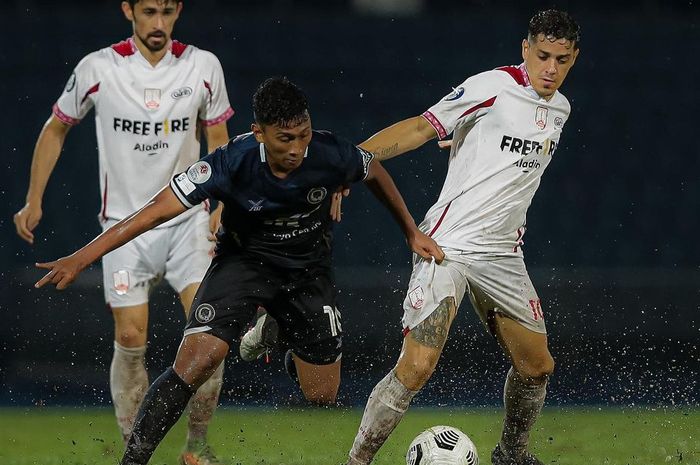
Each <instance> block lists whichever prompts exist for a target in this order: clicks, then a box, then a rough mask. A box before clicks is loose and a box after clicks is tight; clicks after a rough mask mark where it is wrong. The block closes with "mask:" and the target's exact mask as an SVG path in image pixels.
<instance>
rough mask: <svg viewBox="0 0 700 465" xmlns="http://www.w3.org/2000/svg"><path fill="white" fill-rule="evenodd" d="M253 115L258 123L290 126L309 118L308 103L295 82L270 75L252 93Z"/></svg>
mask: <svg viewBox="0 0 700 465" xmlns="http://www.w3.org/2000/svg"><path fill="white" fill-rule="evenodd" d="M253 116H254V118H255V122H256V123H258V124H260V125H269V124H272V125H277V126H280V127H283V128H290V127H294V126H296V125H298V124H299V123H302V122H304V121H306V120H308V119H309V105H308V103H307V101H306V95H304V92H303V91H302V90H301V89H300V88H299V87H298V86H297V85H296V84H294V83H293V82H291V81H290V80H288V79H287V78H286V77H272V78H269V79H266V80H265V81H264V82H263V83H262V84H260V86H258V89H257V90H256V91H255V95H253Z"/></svg>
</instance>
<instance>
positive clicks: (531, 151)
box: [501, 135, 557, 173]
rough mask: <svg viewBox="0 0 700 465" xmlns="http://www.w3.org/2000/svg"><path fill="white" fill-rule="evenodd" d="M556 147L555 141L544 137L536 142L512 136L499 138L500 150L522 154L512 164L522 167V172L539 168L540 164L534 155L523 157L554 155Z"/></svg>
mask: <svg viewBox="0 0 700 465" xmlns="http://www.w3.org/2000/svg"><path fill="white" fill-rule="evenodd" d="M556 149H557V143H556V142H555V141H553V140H552V139H545V140H544V141H543V142H537V141H535V140H528V139H520V138H518V137H513V136H505V135H504V136H503V138H502V139H501V151H502V152H505V151H508V152H510V153H517V154H519V155H521V156H522V158H519V159H518V160H517V161H516V162H514V163H513V166H515V167H516V168H520V169H522V171H523V173H529V172H530V171H532V170H536V169H539V168H540V167H541V166H542V164H541V163H540V160H538V159H537V158H534V157H530V158H525V157H527V156H528V155H545V156H546V155H549V156H552V155H554V151H555V150H556Z"/></svg>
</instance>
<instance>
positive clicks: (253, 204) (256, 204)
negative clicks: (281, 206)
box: [248, 199, 265, 212]
mask: <svg viewBox="0 0 700 465" xmlns="http://www.w3.org/2000/svg"><path fill="white" fill-rule="evenodd" d="M264 201H265V199H260V200H257V201H256V200H248V203H249V204H250V208H249V209H248V211H249V212H259V211H260V210H262V204H263V202H264Z"/></svg>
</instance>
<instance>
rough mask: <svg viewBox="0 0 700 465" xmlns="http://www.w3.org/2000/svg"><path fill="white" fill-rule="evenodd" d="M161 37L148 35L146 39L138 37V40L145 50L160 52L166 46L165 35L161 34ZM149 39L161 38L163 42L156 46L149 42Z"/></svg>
mask: <svg viewBox="0 0 700 465" xmlns="http://www.w3.org/2000/svg"><path fill="white" fill-rule="evenodd" d="M161 34H162V35H154V34H152V33H151V34H148V35H147V36H146V37H141V36H139V39H140V40H141V43H142V44H144V45H145V46H146V48H147V49H148V50H149V51H151V52H160V51H161V50H163V49H164V48H165V46H166V45H168V36H167V34H166V33H164V32H161ZM151 37H162V38H163V41H162V42H161V43H158V44H153V43H151V42H150V40H149V39H150V38H151Z"/></svg>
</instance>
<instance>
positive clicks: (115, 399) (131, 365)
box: [109, 341, 148, 443]
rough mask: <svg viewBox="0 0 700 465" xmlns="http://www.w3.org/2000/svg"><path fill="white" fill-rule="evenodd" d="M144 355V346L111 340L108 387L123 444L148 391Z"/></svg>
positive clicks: (127, 438) (129, 433)
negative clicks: (112, 343)
mask: <svg viewBox="0 0 700 465" xmlns="http://www.w3.org/2000/svg"><path fill="white" fill-rule="evenodd" d="M145 354H146V346H142V347H124V346H122V345H120V344H119V343H118V342H117V341H114V355H113V356H112V364H111V366H110V367H109V388H110V391H111V393H112V403H113V404H114V413H115V415H116V417H117V424H118V425H119V430H120V431H121V433H122V439H123V440H124V443H126V441H128V440H129V436H130V435H131V429H132V427H133V426H134V419H135V418H136V413H137V412H138V410H139V406H140V405H141V401H142V400H143V396H144V395H145V394H146V390H148V373H146V364H145V361H144V356H145Z"/></svg>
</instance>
